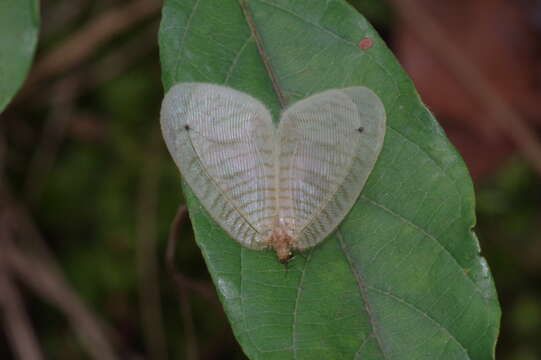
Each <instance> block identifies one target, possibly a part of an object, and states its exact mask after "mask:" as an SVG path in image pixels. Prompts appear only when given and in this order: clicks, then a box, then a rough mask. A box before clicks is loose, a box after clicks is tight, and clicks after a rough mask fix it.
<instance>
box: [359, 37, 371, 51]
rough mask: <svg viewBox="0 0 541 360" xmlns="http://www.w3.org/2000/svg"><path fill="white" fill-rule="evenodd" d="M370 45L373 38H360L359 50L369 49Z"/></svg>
mask: <svg viewBox="0 0 541 360" xmlns="http://www.w3.org/2000/svg"><path fill="white" fill-rule="evenodd" d="M372 46H374V40H372V39H370V38H368V37H365V38H364V39H362V40H361V41H360V42H359V48H360V49H361V50H368V49H370V48H371V47H372Z"/></svg>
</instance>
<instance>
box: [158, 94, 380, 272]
mask: <svg viewBox="0 0 541 360" xmlns="http://www.w3.org/2000/svg"><path fill="white" fill-rule="evenodd" d="M161 124H162V131H163V135H164V138H165V141H166V143H167V146H168V148H169V151H170V152H171V154H172V156H173V158H174V160H175V162H176V164H177V166H178V167H179V169H180V171H181V173H182V175H183V176H184V178H185V180H186V182H187V183H188V184H189V186H190V187H191V189H192V190H193V192H194V193H195V195H196V196H197V197H198V198H199V199H200V201H201V203H202V205H203V206H204V207H205V209H206V210H207V211H208V212H209V214H210V215H211V216H212V217H213V218H214V220H215V221H216V222H217V223H219V224H220V226H222V227H223V228H224V229H225V230H226V231H227V233H228V234H229V235H230V236H231V237H232V238H234V239H235V240H237V241H238V242H239V243H241V244H242V245H244V246H246V247H248V248H250V249H255V250H262V249H266V248H273V249H274V250H275V251H276V254H277V257H278V259H279V260H280V261H281V262H287V261H288V260H289V259H290V257H291V256H292V253H293V252H294V251H302V250H304V249H307V248H310V247H312V246H314V245H316V244H318V243H319V242H321V241H322V240H323V239H324V238H325V237H326V236H327V235H329V233H331V232H332V231H333V230H334V229H335V228H336V227H337V226H338V225H339V224H340V222H341V221H342V219H343V218H344V217H345V216H346V215H347V213H348V212H349V210H350V209H351V207H352V206H353V204H354V203H355V201H356V199H357V197H358V196H359V194H360V192H361V190H362V188H363V186H364V184H365V182H366V180H367V178H368V175H369V174H370V172H371V171H372V169H373V167H374V164H375V162H376V159H377V157H378V155H379V153H380V151H381V148H382V145H383V138H384V135H385V110H384V107H383V104H382V103H381V101H380V100H379V98H378V97H377V95H376V94H374V93H373V92H372V91H371V90H370V89H368V88H366V87H350V88H344V89H333V90H327V91H324V92H321V93H318V94H315V95H312V96H310V97H308V98H306V99H304V100H301V101H299V102H297V103H295V104H293V105H292V106H290V107H289V108H287V109H286V110H285V111H284V112H283V113H282V116H281V121H280V123H279V125H278V127H275V126H274V125H273V123H272V118H271V114H270V112H269V111H268V110H267V108H266V107H265V106H264V105H263V104H262V103H261V102H259V101H258V100H256V99H254V98H253V97H251V96H249V95H247V94H245V93H242V92H239V91H237V90H234V89H231V88H228V87H224V86H219V85H213V84H205V83H183V84H178V85H175V86H174V87H173V88H171V90H170V91H169V92H168V93H167V94H166V96H165V99H164V101H163V104H162V111H161Z"/></svg>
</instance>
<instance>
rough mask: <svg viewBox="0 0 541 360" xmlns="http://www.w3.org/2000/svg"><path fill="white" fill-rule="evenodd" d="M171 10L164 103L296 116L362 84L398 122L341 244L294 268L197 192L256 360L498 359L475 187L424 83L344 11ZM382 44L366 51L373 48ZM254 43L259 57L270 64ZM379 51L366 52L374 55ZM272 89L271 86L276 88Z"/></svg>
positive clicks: (222, 284)
mask: <svg viewBox="0 0 541 360" xmlns="http://www.w3.org/2000/svg"><path fill="white" fill-rule="evenodd" d="M244 4H245V5H244V8H245V9H244V11H243V8H242V6H241V5H240V4H239V3H238V2H237V1H233V0H167V1H166V2H165V5H164V8H163V19H162V24H161V30H160V52H161V61H162V70H163V82H164V86H165V89H166V90H167V89H169V88H170V87H171V86H172V85H173V84H175V83H177V82H185V81H198V82H210V83H218V84H227V85H228V86H231V87H233V88H236V89H239V90H241V91H244V92H247V93H250V94H251V95H253V96H255V97H256V98H259V99H260V100H262V101H263V102H264V103H265V104H267V106H269V107H270V108H271V109H272V111H273V115H274V116H275V118H277V117H278V116H277V115H278V114H279V112H280V108H281V105H280V101H279V97H280V96H279V93H281V94H282V97H283V99H284V101H285V102H287V103H293V102H295V101H297V100H299V99H302V98H304V97H306V96H309V95H311V94H313V93H317V92H320V91H323V90H326V89H330V88H341V87H347V86H353V85H364V86H368V87H369V88H371V89H372V90H374V91H375V92H376V93H377V94H378V95H379V96H380V97H381V99H382V101H383V103H384V105H385V108H386V111H387V116H388V123H387V124H388V128H387V132H386V137H385V144H384V147H383V151H382V153H381V155H380V157H379V160H378V162H377V164H376V167H375V169H374V170H373V172H372V174H371V175H370V178H369V180H368V183H367V185H366V186H365V188H364V189H363V192H362V194H361V197H360V198H359V200H358V201H357V203H356V205H355V206H354V208H353V209H352V211H351V212H350V214H349V215H348V216H347V218H346V219H345V221H344V222H343V223H342V224H341V225H340V226H339V227H338V229H337V230H336V232H335V233H334V234H333V235H332V236H330V237H329V238H328V239H326V240H325V241H323V242H322V243H321V244H320V245H318V246H316V247H315V248H314V249H312V250H310V251H307V252H306V253H304V254H302V255H299V256H297V257H296V258H295V259H294V260H292V261H291V262H290V263H289V265H288V267H287V268H286V267H284V265H282V264H280V263H278V261H277V260H276V257H275V255H274V253H272V252H271V251H260V252H257V251H251V250H248V249H245V248H243V247H241V246H240V245H239V244H238V243H237V242H235V241H234V240H232V239H230V238H229V237H228V236H227V235H226V234H225V233H224V231H223V230H222V229H220V228H219V227H218V226H217V225H216V224H215V223H214V221H212V219H211V218H209V216H208V214H207V212H206V211H205V210H204V209H203V208H202V207H201V205H200V203H199V201H198V200H197V199H196V198H195V197H194V196H193V194H192V192H191V191H190V190H189V189H188V187H187V186H186V185H184V190H185V193H186V198H187V202H188V207H189V211H190V217H191V220H192V223H193V226H194V231H195V235H196V240H197V242H198V244H199V246H200V248H201V250H202V252H203V255H204V257H205V260H206V262H207V265H208V268H209V271H210V273H211V276H212V278H213V280H214V282H215V284H216V287H217V289H218V293H219V295H220V298H221V300H222V302H223V305H224V307H225V310H226V312H227V315H228V317H229V320H230V322H231V325H232V327H233V330H234V332H235V335H236V337H237V339H238V340H239V342H240V344H241V345H242V347H243V349H244V351H245V352H246V354H247V355H248V356H249V357H250V358H252V359H280V360H283V359H363V360H367V359H400V360H407V359H430V360H434V359H475V360H481V359H493V358H494V346H495V342H496V337H497V333H498V328H499V320H500V310H499V306H498V301H497V297H496V292H495V289H494V285H493V281H492V278H491V275H490V271H489V269H488V266H487V264H486V262H485V260H484V259H483V258H482V257H480V256H479V247H478V242H477V239H476V238H475V235H474V233H473V232H472V231H471V228H472V227H473V225H474V223H475V214H474V193H473V187H472V183H471V180H470V177H469V175H468V173H467V170H466V168H465V166H464V163H463V161H462V159H461V158H460V156H459V155H458V154H457V153H456V151H455V150H454V149H453V147H452V146H451V145H450V143H449V141H448V140H447V138H446V137H445V134H444V132H443V131H442V129H441V128H440V127H439V125H438V124H437V122H436V121H435V119H434V117H433V116H432V115H431V113H430V112H429V111H428V110H427V109H426V107H425V106H424V105H423V104H422V102H421V101H420V99H419V96H418V94H417V92H416V91H415V88H414V87H413V85H412V82H411V80H410V79H409V78H408V77H407V75H406V74H405V73H404V71H403V70H402V69H401V68H400V66H399V64H398V62H397V61H396V59H395V58H394V56H393V55H392V54H391V52H390V51H389V50H388V49H387V47H386V46H385V44H384V43H383V41H382V40H381V39H380V38H379V36H378V34H377V33H376V32H375V31H374V29H373V28H372V27H371V26H370V24H368V23H367V22H366V20H365V19H364V18H363V17H362V16H361V15H359V14H358V13H356V12H355V10H354V9H353V8H351V7H350V6H349V5H348V4H347V3H346V2H345V1H342V0H327V1H323V0H318V1H314V0H295V1H293V0H250V1H246V2H245V3H244ZM365 38H369V39H371V40H372V41H373V45H372V46H371V47H369V48H368V49H366V50H362V49H361V48H360V47H359V42H360V41H361V40H362V39H365ZM257 42H260V44H259V45H260V49H258V46H257V45H258V44H257ZM364 43H366V40H365V42H364ZM273 82H274V86H273Z"/></svg>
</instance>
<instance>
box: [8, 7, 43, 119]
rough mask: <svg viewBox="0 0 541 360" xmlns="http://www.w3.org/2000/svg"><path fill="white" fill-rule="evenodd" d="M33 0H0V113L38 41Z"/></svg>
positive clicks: (9, 99) (37, 19)
mask: <svg viewBox="0 0 541 360" xmlns="http://www.w3.org/2000/svg"><path fill="white" fill-rule="evenodd" d="M38 27H39V3H38V1H37V0H2V1H0V112H2V111H3V110H4V108H5V107H6V105H7V104H8V103H9V102H10V101H11V99H12V98H13V96H14V95H15V93H16V92H17V90H19V88H20V86H21V84H22V82H23V80H24V79H25V77H26V73H27V72H28V69H29V68H30V65H31V64H32V57H33V55H34V50H35V48H36V44H37V41H38Z"/></svg>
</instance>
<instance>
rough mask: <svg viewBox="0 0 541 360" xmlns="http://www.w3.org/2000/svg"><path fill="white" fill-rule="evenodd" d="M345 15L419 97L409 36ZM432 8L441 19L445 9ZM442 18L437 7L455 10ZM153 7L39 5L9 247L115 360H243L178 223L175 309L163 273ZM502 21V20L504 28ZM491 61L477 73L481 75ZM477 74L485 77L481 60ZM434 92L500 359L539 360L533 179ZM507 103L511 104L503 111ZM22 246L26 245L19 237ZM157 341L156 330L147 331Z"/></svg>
mask: <svg viewBox="0 0 541 360" xmlns="http://www.w3.org/2000/svg"><path fill="white" fill-rule="evenodd" d="M350 3H352V4H353V5H354V6H355V7H356V8H357V9H358V10H359V11H361V13H363V14H364V15H365V16H366V17H367V18H368V19H369V20H370V21H371V22H372V23H373V25H374V26H375V27H376V28H377V30H378V31H379V32H380V33H381V35H382V36H383V37H384V39H385V40H386V41H388V43H389V46H390V47H391V48H392V49H393V50H396V53H397V54H398V56H399V60H400V61H401V62H403V63H404V64H405V66H406V69H407V70H409V69H412V76H413V78H414V80H415V81H418V79H417V78H416V75H415V74H416V71H417V70H416V69H418V68H417V67H416V65H415V64H418V63H421V64H423V59H424V58H423V56H424V54H423V52H422V51H419V49H418V48H415V47H409V46H407V45H408V44H411V43H409V42H408V41H412V40H411V39H405V38H404V37H406V36H408V35H407V29H406V28H404V27H403V26H404V25H403V24H402V23H401V21H400V20H398V18H397V16H396V15H395V13H394V11H393V8H392V6H391V5H390V4H389V3H387V2H384V1H380V0H364V1H363V0H357V1H354V0H352V1H350ZM428 3H429V2H427V1H418V6H427V7H428V8H429V11H431V13H432V14H434V15H435V16H436V15H437V14H438V11H440V10H434V11H432V10H431V9H430V4H428ZM438 3H439V6H445V1H440V2H438ZM451 3H453V1H450V2H449V4H450V5H448V7H455V6H458V5H460V6H462V5H464V3H463V1H458V2H455V4H451ZM457 3H461V4H457ZM472 3H476V7H475V9H476V11H479V9H481V10H482V9H486V12H484V13H483V12H481V13H482V14H485V15H487V16H489V17H490V16H493V17H494V18H497V16H500V15H499V13H498V11H503V9H505V8H504V6H505V5H501V6H502V8H501V9H500V10H498V9H499V8H497V7H495V6H494V4H495V3H503V2H500V1H473V2H471V3H470V6H471V4H472ZM518 3H520V4H519V5H518ZM427 4H428V5H427ZM160 6H161V4H160V3H159V2H157V1H155V0H145V1H120V0H96V1H89V0H69V1H68V0H44V1H42V5H41V15H42V26H41V34H40V43H39V48H38V52H37V56H36V59H35V63H34V68H33V71H31V74H30V76H29V79H28V81H27V83H26V85H25V87H24V88H23V89H22V91H21V92H20V93H19V94H18V96H17V97H16V98H15V100H14V101H13V103H12V104H11V105H10V106H9V107H8V109H7V110H6V111H5V112H4V113H3V114H2V117H1V118H2V121H1V123H0V126H1V128H0V131H1V133H2V139H3V143H4V160H5V161H4V163H3V165H4V166H3V169H2V171H3V179H4V180H5V183H6V184H7V185H8V187H9V189H10V193H11V195H10V196H11V197H12V204H15V205H13V206H15V207H17V208H19V207H20V208H22V209H25V210H24V211H25V212H26V213H25V214H24V219H26V220H28V223H20V222H19V223H18V225H17V226H15V227H16V228H17V229H15V230H14V232H13V233H14V234H16V237H17V241H18V242H20V243H21V244H22V245H21V246H22V247H24V248H25V249H27V251H29V252H30V253H32V254H38V255H43V251H44V250H43V249H42V246H41V245H40V243H41V242H43V243H46V245H47V247H48V248H49V251H48V253H50V254H52V257H53V258H55V259H56V260H55V261H56V262H58V265H59V267H60V269H61V273H62V274H63V275H61V276H63V277H65V279H66V281H67V283H68V284H69V286H70V287H71V289H72V291H73V292H74V293H75V294H76V295H77V296H78V297H79V298H81V299H82V301H83V303H85V304H86V305H87V307H88V308H89V309H90V311H91V312H92V313H93V314H94V315H95V316H96V317H97V318H99V319H100V321H102V322H103V323H104V324H106V326H105V327H106V328H107V330H106V331H107V335H106V336H107V338H108V340H110V341H111V342H112V344H113V346H114V347H115V349H120V351H121V353H122V358H123V359H124V358H125V359H142V358H147V359H160V357H161V358H165V355H164V354H165V353H167V354H168V355H167V358H171V359H189V358H190V357H191V358H192V359H244V356H243V355H242V352H241V350H240V348H239V346H238V344H237V343H236V341H235V340H234V338H233V336H232V333H231V329H230V327H229V325H228V323H227V320H226V318H225V315H224V314H223V310H222V308H221V305H220V304H219V302H218V301H217V298H216V295H215V293H214V290H213V285H212V283H211V280H210V278H209V275H208V273H207V270H206V267H205V264H204V261H203V259H202V257H201V254H200V251H199V249H198V248H197V246H196V245H195V243H194V241H193V239H192V233H191V230H190V226H189V224H188V223H186V224H184V225H183V226H182V232H181V234H180V241H179V242H178V247H177V251H176V266H177V271H178V274H180V277H181V283H182V284H183V285H182V286H181V287H180V290H182V291H181V293H182V294H184V295H185V296H179V287H178V286H176V285H175V283H174V281H173V279H172V277H171V275H170V274H169V273H168V272H167V270H166V266H165V260H164V256H165V250H166V247H167V237H168V234H169V227H170V224H171V222H172V220H173V218H174V216H175V213H176V211H177V208H178V206H179V205H180V204H182V202H183V198H182V194H181V190H180V177H179V174H178V171H177V169H176V167H175V166H174V164H173V162H172V160H171V159H170V157H169V155H168V154H167V152H166V149H165V147H164V144H163V142H162V139H161V134H160V129H159V121H158V120H159V107H160V102H161V99H162V97H163V90H162V85H161V81H160V65H159V55H158V48H157V39H156V37H157V30H158V26H159V17H160V14H159V10H160ZM514 6H516V7H517V9H518V10H516V11H517V13H518V14H524V17H521V18H520V20H516V21H519V22H520V24H507V23H505V22H503V23H497V22H496V23H495V24H493V26H501V27H503V28H504V29H503V30H501V31H507V29H508V28H507V27H512V26H517V27H518V28H521V29H522V28H523V27H524V28H527V29H528V36H531V37H532V39H537V42H538V40H539V33H538V31H539V29H541V26H539V23H536V21H540V20H539V19H541V16H538V17H535V16H531V18H530V17H529V15H528V14H530V15H531V14H538V15H541V12H540V10H539V9H541V6H539V5H538V2H536V1H523V2H516V4H515V5H514ZM472 11H473V10H472ZM452 14H454V15H453V16H454V17H455V18H452V19H450V20H448V19H441V23H442V24H443V25H444V26H449V29H450V30H453V29H454V28H453V26H456V24H457V22H456V21H458V20H457V19H456V17H460V16H464V17H467V16H468V13H467V11H464V13H452ZM502 14H503V13H502ZM471 16H473V15H471ZM501 16H506V18H509V17H510V16H509V13H508V12H507V13H506V14H503V15H501ZM447 20H448V21H447ZM459 20H460V19H459ZM513 21H515V20H513ZM511 22H512V21H511ZM466 23H468V22H467V21H466ZM513 29H514V27H513ZM496 30H497V29H496ZM496 32H497V31H496ZM519 35H520V34H516V36H519ZM475 36H476V33H475V32H472V33H471V37H475ZM522 40H523V39H522ZM522 40H521V41H522ZM476 41H479V42H480V43H482V42H486V41H489V40H488V39H486V38H481V39H478V40H476ZM414 43H415V41H414ZM521 44H522V42H521ZM521 46H522V45H521ZM531 46H532V51H531V52H532V54H533V55H531V56H532V57H534V59H532V60H531V61H532V62H534V61H535V60H537V61H538V63H537V66H539V65H540V64H541V62H539V58H538V57H539V54H538V53H535V51H534V50H535V49H536V46H537V45H531ZM472 47H473V45H472ZM494 51H497V50H494ZM528 54H530V53H529V52H528ZM496 55H497V54H496ZM496 55H494V54H492V56H496ZM465 56H468V53H465ZM492 56H486V59H484V60H483V61H492V60H491V59H492ZM520 56H524V57H525V56H526V55H523V54H522V53H520ZM528 56H530V55H528ZM535 56H537V57H535ZM425 61H426V60H425ZM473 61H474V62H476V63H477V64H479V65H482V63H479V62H478V61H480V60H479V59H478V58H475V59H474V60H473ZM528 61H530V60H528ZM421 68H423V67H421ZM423 69H426V68H423ZM539 69H541V67H538V68H537V69H534V68H532V69H531V73H529V74H528V75H529V77H528V78H529V79H531V78H534V74H536V75H535V76H536V78H535V79H536V81H537V83H536V85H535V86H537V87H539V85H540V84H539V81H540V80H541V78H540V76H539V71H538V70H539ZM517 76H518V75H517ZM437 79H439V78H438V77H434V79H433V81H434V83H433V84H432V85H430V82H429V81H427V79H424V78H423V77H422V76H421V77H419V81H422V84H421V85H418V86H419V90H420V92H421V96H422V97H423V99H425V96H426V97H427V98H428V99H431V100H430V101H427V103H428V105H429V107H431V109H432V110H433V111H434V112H435V113H436V116H437V117H438V118H439V119H440V121H441V123H442V124H443V125H444V128H445V129H446V131H448V133H449V136H450V138H451V140H452V141H453V142H455V144H456V145H457V147H458V149H459V151H461V152H462V153H463V155H464V157H465V159H466V161H467V163H468V166H470V171H471V172H472V174H473V175H474V180H475V186H476V191H477V210H478V225H477V227H476V232H477V235H478V237H479V239H480V242H481V247H482V254H483V255H484V256H485V257H486V258H487V261H488V263H489V265H490V266H491V270H492V272H493V275H494V278H495V282H496V286H497V289H498V293H499V297H500V301H501V305H502V310H503V319H502V329H501V335H500V340H499V343H498V347H497V352H496V353H497V358H498V359H505V360H530V359H532V360H533V359H541V343H540V342H539V339H541V186H540V185H541V182H540V180H539V179H540V174H538V173H536V172H535V171H534V170H533V167H532V166H530V164H529V163H528V161H526V160H525V159H524V158H523V157H522V156H521V154H520V152H519V151H517V150H516V149H515V148H516V147H515V146H513V145H512V144H509V141H508V140H506V139H501V136H500V135H501V134H499V135H488V138H487V137H486V136H487V135H486V133H487V132H488V133H490V132H491V131H494V132H497V131H496V130H493V129H494V128H496V126H495V125H494V124H493V123H491V122H490V121H487V116H485V115H484V114H483V113H482V112H480V110H479V109H477V108H474V109H472V110H471V111H472V112H473V115H472V116H471V119H473V120H470V118H469V117H468V116H469V115H471V114H468V113H467V111H465V112H458V111H457V112H453V109H451V110H449V109H448V108H445V107H442V106H440V105H439V102H438V101H437V99H436V100H434V96H435V95H434V94H438V91H441V89H442V88H443V87H445V85H442V83H438V82H437V81H436V80H437ZM505 81H507V80H505V79H503V80H501V81H500V82H498V80H497V79H496V80H495V81H494V84H495V86H496V87H498V86H500V87H502V88H504V89H505V88H506V86H507V87H509V86H508V85H506V84H507V83H505ZM431 86H432V87H431ZM539 88H541V87H539ZM539 88H537V90H532V91H539ZM525 91H526V90H525ZM505 95H507V94H505ZM441 96H443V97H445V94H443V95H441ZM523 96H531V97H534V96H539V94H534V95H532V94H523ZM449 99H454V98H453V97H447V98H446V100H447V103H449ZM510 101H511V102H513V103H514V104H515V100H514V98H513V99H511V100H510ZM532 101H533V100H532ZM452 102H453V101H451V103H452ZM517 103H519V105H517V107H520V106H521V105H520V101H517ZM522 110H524V111H522ZM536 110H537V109H536V108H535V107H534V108H533V110H531V109H530V108H527V106H526V105H524V108H519V111H520V112H521V113H524V114H526V115H524V117H525V118H526V119H527V120H528V122H529V123H531V126H532V128H536V127H537V129H539V125H540V124H541V121H540V118H541V116H540V115H541V110H538V111H537V112H536ZM536 115H537V116H536ZM465 118H466V119H467V121H465V120H464V119H465ZM488 118H489V117H488ZM472 121H479V123H478V124H472ZM481 122H482V124H481ZM478 128H482V129H483V130H482V131H481V130H479V129H478ZM491 129H492V130H491ZM453 134H454V135H453ZM464 134H466V135H467V138H466V137H462V136H463V135H464ZM487 139H488V140H487ZM470 140H471V141H470ZM468 141H470V142H468ZM471 143H473V144H475V146H474V147H473V150H472V147H471V146H470V147H468V144H471ZM494 148H496V149H498V150H497V151H495V150H493V149H494ZM487 154H488V155H487ZM489 155H490V156H489ZM26 220H25V221H26ZM34 227H35V228H34ZM34 230H35V231H34ZM25 231H26V233H27V234H29V233H32V235H31V236H25V235H24V234H25ZM29 238H32V239H34V240H29ZM19 283H20V284H21V285H23V286H20V287H19V291H20V292H21V294H20V295H21V297H22V298H23V299H24V305H25V306H26V308H27V310H28V312H29V317H30V318H31V323H32V325H33V326H34V329H35V332H36V334H37V336H38V339H39V342H40V345H41V347H42V349H43V352H44V354H46V358H48V359H86V358H92V357H91V356H90V355H89V354H88V350H87V349H86V348H85V346H84V345H83V344H82V343H81V342H80V341H79V340H78V337H77V335H76V333H75V331H74V327H73V326H72V325H73V318H71V317H70V316H66V308H65V307H63V306H59V305H58V304H57V303H55V302H54V301H50V298H47V296H44V295H43V294H40V293H39V292H36V291H34V290H33V289H32V287H27V286H25V285H24V280H17V284H19ZM155 290H156V291H158V293H157V294H158V296H159V297H158V298H156V292H155ZM153 304H159V306H160V307H161V309H160V308H159V307H153ZM156 310H157V311H158V312H156ZM156 326H158V327H160V328H161V329H162V330H161V331H152V332H151V331H148V330H149V329H153V328H154V327H156ZM1 331H2V330H0V332H1ZM7 335H8V334H7V332H5V331H4V334H3V335H2V336H0V358H2V359H12V358H15V357H14V354H13V353H12V351H11V349H10V347H9V342H8V340H7V337H6V336H7Z"/></svg>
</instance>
